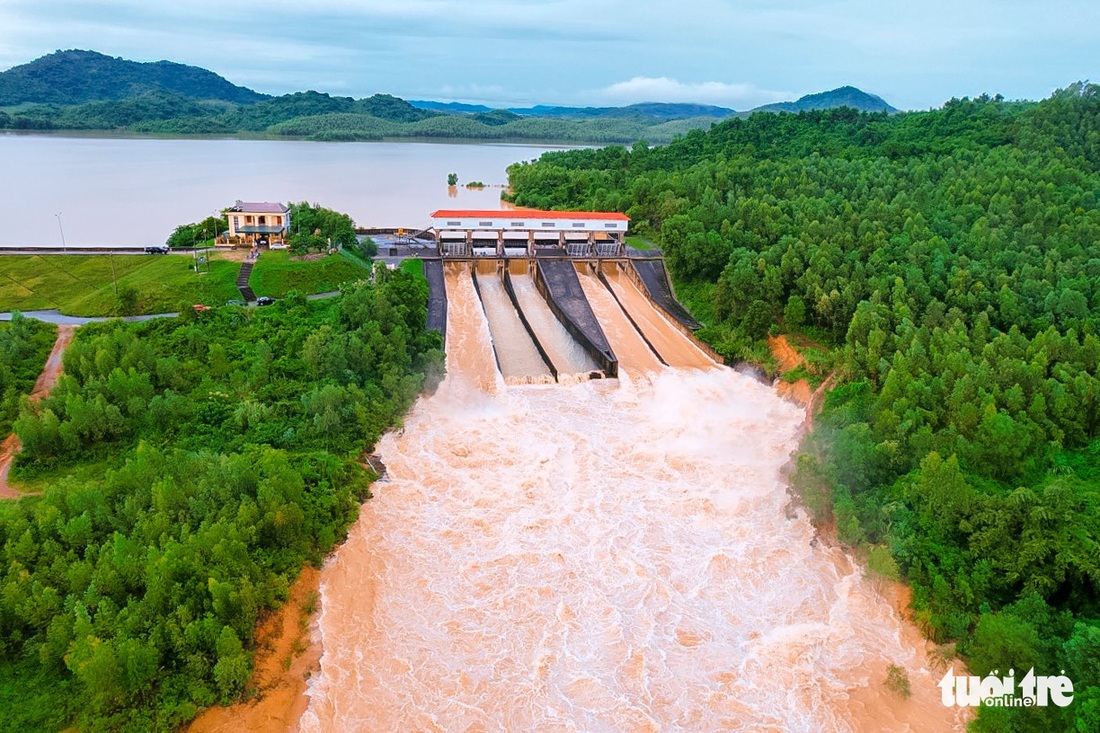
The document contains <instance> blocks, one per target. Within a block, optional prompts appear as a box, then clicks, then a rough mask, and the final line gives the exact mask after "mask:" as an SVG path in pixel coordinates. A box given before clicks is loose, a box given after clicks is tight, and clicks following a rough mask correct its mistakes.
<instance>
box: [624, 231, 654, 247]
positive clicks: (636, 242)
mask: <svg viewBox="0 0 1100 733" xmlns="http://www.w3.org/2000/svg"><path fill="white" fill-rule="evenodd" d="M626 246H627V247H633V248H634V249H656V247H657V245H656V244H654V243H653V242H651V241H649V240H648V239H646V238H645V237H639V236H637V235H636V234H631V235H628V236H627V238H626Z"/></svg>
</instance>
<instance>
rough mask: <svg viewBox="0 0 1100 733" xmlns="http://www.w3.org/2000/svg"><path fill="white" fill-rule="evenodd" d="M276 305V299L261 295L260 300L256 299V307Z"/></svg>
mask: <svg viewBox="0 0 1100 733" xmlns="http://www.w3.org/2000/svg"><path fill="white" fill-rule="evenodd" d="M274 304H275V299H274V298H269V297H267V296H266V295H261V296H260V297H259V298H256V305H274Z"/></svg>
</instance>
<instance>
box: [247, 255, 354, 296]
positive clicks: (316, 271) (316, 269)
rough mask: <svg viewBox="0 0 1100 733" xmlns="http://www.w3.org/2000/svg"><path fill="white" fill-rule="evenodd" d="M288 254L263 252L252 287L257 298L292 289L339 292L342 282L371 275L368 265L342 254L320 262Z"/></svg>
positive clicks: (253, 277)
mask: <svg viewBox="0 0 1100 733" xmlns="http://www.w3.org/2000/svg"><path fill="white" fill-rule="evenodd" d="M290 257H291V255H290V253H289V252H287V251H285V250H283V251H272V252H264V253H263V254H262V255H260V259H258V260H257V261H256V267H255V269H253V270H252V277H251V279H250V280H249V285H251V286H252V289H253V290H254V291H255V292H256V295H269V296H272V297H275V298H281V297H283V296H284V295H286V294H287V293H288V292H290V291H291V290H297V291H299V292H302V293H324V292H328V291H331V290H336V289H337V288H339V287H340V284H341V283H345V282H348V281H351V280H362V279H363V278H365V277H367V276H368V274H369V273H370V270H369V269H368V267H367V265H366V263H364V262H362V261H361V260H357V259H355V258H354V257H344V256H341V255H339V254H335V255H329V256H328V257H325V258H324V259H321V260H298V261H294V260H291V259H290Z"/></svg>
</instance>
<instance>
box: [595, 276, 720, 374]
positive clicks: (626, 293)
mask: <svg viewBox="0 0 1100 733" xmlns="http://www.w3.org/2000/svg"><path fill="white" fill-rule="evenodd" d="M604 275H605V276H606V277H607V282H608V283H609V284H610V285H611V289H612V290H613V291H615V295H616V296H618V298H619V302H620V303H621V304H622V306H623V308H624V309H625V310H626V312H627V313H629V314H630V317H631V318H633V319H634V322H635V323H636V324H637V325H638V328H639V329H641V331H642V333H644V334H645V337H646V338H647V339H649V343H651V344H652V345H653V348H654V350H656V352H657V353H658V354H660V356H661V358H662V359H664V361H665V363H666V364H668V365H669V366H674V367H698V368H702V369H705V368H707V367H712V366H714V360H713V359H711V358H710V357H709V356H707V355H706V354H705V353H703V351H702V350H701V349H700V348H699V347H698V346H696V345H695V344H693V343H692V342H691V341H690V340H689V339H688V337H687V336H685V335H684V334H682V333H681V332H680V331H678V330H676V327H675V326H673V325H672V324H671V323H669V321H668V319H667V318H665V317H664V316H662V315H661V314H660V313H659V312H658V311H657V309H656V308H655V307H653V304H652V303H650V301H649V299H648V298H647V297H646V296H645V295H643V294H642V291H641V290H639V289H638V286H637V285H635V284H634V282H633V281H632V280H631V279H630V278H629V277H627V276H626V275H625V274H624V273H623V272H622V271H620V270H619V268H618V266H617V265H611V266H610V267H608V268H606V269H605V270H604Z"/></svg>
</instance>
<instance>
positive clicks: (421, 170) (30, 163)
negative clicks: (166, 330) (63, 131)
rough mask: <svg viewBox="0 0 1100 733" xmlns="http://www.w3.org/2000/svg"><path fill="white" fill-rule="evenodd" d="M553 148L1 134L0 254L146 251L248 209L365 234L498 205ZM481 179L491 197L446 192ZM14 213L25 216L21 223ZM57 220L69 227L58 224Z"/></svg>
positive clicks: (471, 191) (463, 189) (461, 189)
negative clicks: (1, 250) (271, 205)
mask: <svg viewBox="0 0 1100 733" xmlns="http://www.w3.org/2000/svg"><path fill="white" fill-rule="evenodd" d="M550 149H554V148H553V146H545V145H543V146H537V145H508V144H487V143H424V142H367V143H319V142H306V141H294V140H237V139H208V138H195V139H178V138H173V139H165V138H121V137H90V136H89V137H82V136H77V137H66V136H60V135H20V134H0V167H2V169H3V171H4V174H5V175H4V176H3V177H2V178H0V201H3V211H4V212H5V213H6V214H7V215H6V216H5V217H4V226H3V227H0V247H58V248H60V247H61V231H62V229H63V230H64V237H65V242H66V243H67V245H68V246H70V247H102V246H124V247H144V246H147V245H151V244H163V243H164V241H165V239H167V238H168V235H169V234H171V233H172V230H173V229H175V228H176V227H177V226H178V225H180V224H185V223H189V222H193V221H199V220H201V219H204V218H205V217H207V216H211V215H213V214H214V213H215V212H216V211H220V210H221V209H223V208H225V207H227V206H231V205H232V204H233V203H234V202H235V201H237V200H243V201H277V202H287V201H295V202H296V201H309V202H312V203H319V204H321V205H323V206H327V207H329V208H331V209H336V210H338V211H342V212H344V213H347V214H349V215H351V218H352V219H354V220H355V222H356V224H358V225H359V226H366V227H414V228H422V227H426V226H427V225H428V224H429V223H430V221H429V217H428V214H430V213H431V212H432V211H434V210H435V209H439V208H447V207H450V208H469V209H495V208H499V207H500V194H501V191H502V187H503V185H504V184H505V183H507V174H506V172H505V169H506V168H507V167H508V166H509V165H511V164H512V163H515V162H517V161H522V160H531V159H534V158H537V157H538V156H539V155H541V154H542V153H543V152H545V151H546V150H550ZM448 173H455V174H457V175H458V179H459V183H460V184H465V183H468V182H471V181H480V182H482V183H485V184H487V185H486V188H484V189H480V190H478V189H468V188H466V187H465V186H464V185H459V186H457V187H448V186H447V174H448ZM13 212H18V215H17V216H13V215H12V213H13ZM58 213H60V214H61V216H60V223H61V227H60V228H59V227H58V223H59V222H58V217H57V216H56V215H57V214H58Z"/></svg>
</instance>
